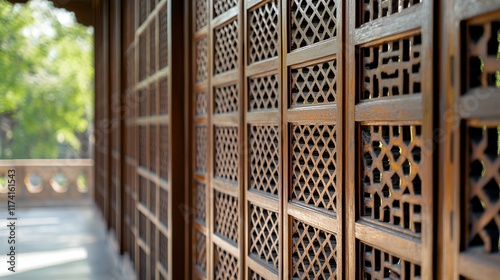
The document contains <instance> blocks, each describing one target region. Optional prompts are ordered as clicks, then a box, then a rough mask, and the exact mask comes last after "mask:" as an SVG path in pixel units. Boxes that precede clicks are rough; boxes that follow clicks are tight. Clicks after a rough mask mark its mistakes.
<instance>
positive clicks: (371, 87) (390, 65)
mask: <svg viewBox="0 0 500 280" xmlns="http://www.w3.org/2000/svg"><path fill="white" fill-rule="evenodd" d="M421 45H422V36H421V35H420V34H415V35H412V36H409V37H404V38H401V39H398V40H391V41H386V42H383V43H382V44H377V45H374V46H369V47H364V48H361V50H360V51H361V53H362V54H361V56H362V61H363V66H362V68H361V69H363V73H362V74H363V80H364V84H363V91H362V94H361V96H360V98H361V99H375V98H381V97H386V96H397V95H405V94H415V93H420V92H421V91H422V89H421V87H422V81H421V79H422V78H421V60H422V51H421Z"/></svg>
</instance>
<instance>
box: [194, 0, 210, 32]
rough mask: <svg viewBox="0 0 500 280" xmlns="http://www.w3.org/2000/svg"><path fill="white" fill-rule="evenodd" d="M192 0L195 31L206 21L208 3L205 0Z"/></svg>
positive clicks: (205, 23)
mask: <svg viewBox="0 0 500 280" xmlns="http://www.w3.org/2000/svg"><path fill="white" fill-rule="evenodd" d="M194 2H195V3H194V9H195V13H194V21H195V31H197V30H200V29H201V28H202V27H204V26H205V25H207V23H208V3H207V0H196V1H194Z"/></svg>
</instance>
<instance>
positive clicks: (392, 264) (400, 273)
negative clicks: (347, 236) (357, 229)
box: [360, 243, 421, 280]
mask: <svg viewBox="0 0 500 280" xmlns="http://www.w3.org/2000/svg"><path fill="white" fill-rule="evenodd" d="M360 245H361V254H362V261H361V262H360V264H361V265H362V266H363V279H367V280H368V279H370V280H371V279H373V280H375V279H377V280H378V279H380V280H385V279H402V280H413V279H420V274H421V272H420V266H419V265H417V264H413V263H411V262H409V261H407V260H403V259H402V258H399V257H396V256H393V255H390V254H389V253H386V252H383V251H381V250H378V249H375V248H373V247H371V246H368V245H366V244H364V243H361V244H360Z"/></svg>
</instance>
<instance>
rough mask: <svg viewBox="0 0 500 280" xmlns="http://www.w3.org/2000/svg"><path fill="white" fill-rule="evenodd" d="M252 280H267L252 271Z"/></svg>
mask: <svg viewBox="0 0 500 280" xmlns="http://www.w3.org/2000/svg"><path fill="white" fill-rule="evenodd" d="M250 280H265V278H264V277H262V276H260V275H259V274H257V272H255V271H253V270H251V269H250Z"/></svg>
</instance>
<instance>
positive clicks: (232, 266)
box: [214, 246, 239, 280]
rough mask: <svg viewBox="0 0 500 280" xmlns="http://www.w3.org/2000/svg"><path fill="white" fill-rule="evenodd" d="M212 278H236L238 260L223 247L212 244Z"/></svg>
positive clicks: (222, 279) (218, 279)
mask: <svg viewBox="0 0 500 280" xmlns="http://www.w3.org/2000/svg"><path fill="white" fill-rule="evenodd" d="M214 247H215V248H214V254H215V256H214V261H215V270H214V279H215V280H227V279H234V280H237V279H238V273H239V272H238V260H237V259H236V258H235V257H233V255H231V254H229V253H228V252H226V251H225V250H224V249H222V248H220V247H218V246H214Z"/></svg>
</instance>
